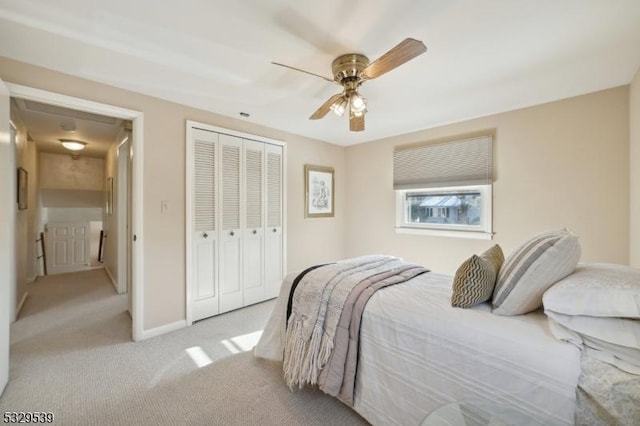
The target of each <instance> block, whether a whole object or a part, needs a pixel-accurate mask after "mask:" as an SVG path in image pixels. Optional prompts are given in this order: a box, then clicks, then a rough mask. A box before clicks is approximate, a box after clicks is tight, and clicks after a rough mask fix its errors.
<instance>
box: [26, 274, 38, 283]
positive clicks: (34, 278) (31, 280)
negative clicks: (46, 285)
mask: <svg viewBox="0 0 640 426" xmlns="http://www.w3.org/2000/svg"><path fill="white" fill-rule="evenodd" d="M37 279H38V274H35V275H33V276H32V277H28V278H27V284H31V283H32V282H34V281H35V280H37Z"/></svg>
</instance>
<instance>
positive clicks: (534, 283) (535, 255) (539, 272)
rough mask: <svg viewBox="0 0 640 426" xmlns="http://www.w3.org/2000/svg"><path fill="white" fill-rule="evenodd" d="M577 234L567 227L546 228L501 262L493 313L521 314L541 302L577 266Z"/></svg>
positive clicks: (533, 308) (578, 255)
mask: <svg viewBox="0 0 640 426" xmlns="http://www.w3.org/2000/svg"><path fill="white" fill-rule="evenodd" d="M579 259H580V243H579V242H578V237H576V236H575V235H572V234H571V233H569V232H568V231H566V230H557V231H549V232H544V233H542V234H539V235H536V236H535V237H533V238H531V239H530V240H528V241H526V242H525V243H523V244H522V245H521V246H520V247H518V248H517V249H516V250H515V251H514V252H513V253H511V254H510V255H509V256H508V257H507V258H506V259H505V261H504V263H503V264H502V267H501V268H500V272H499V273H498V280H497V282H496V287H495V290H494V291H493V313H495V314H499V315H522V314H526V313H528V312H531V311H534V310H536V309H538V308H539V307H541V306H542V294H543V293H544V292H545V290H547V289H548V288H549V287H551V286H552V285H553V284H554V283H555V282H556V281H558V280H560V279H562V278H564V277H566V276H567V275H569V274H570V273H571V272H573V270H574V269H575V267H576V265H577V263H578V260H579Z"/></svg>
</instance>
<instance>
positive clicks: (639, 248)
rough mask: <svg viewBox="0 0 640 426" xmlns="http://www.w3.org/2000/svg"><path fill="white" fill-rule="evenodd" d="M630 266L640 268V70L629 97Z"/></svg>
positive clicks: (632, 84) (632, 83)
mask: <svg viewBox="0 0 640 426" xmlns="http://www.w3.org/2000/svg"><path fill="white" fill-rule="evenodd" d="M629 143H630V146H629V167H630V168H629V175H630V180H629V185H630V187H629V195H630V197H629V203H630V219H631V220H630V230H629V242H630V244H629V264H630V265H631V266H633V267H636V268H640V69H639V70H638V72H637V73H636V76H635V78H634V79H633V81H632V82H631V88H630V95H629Z"/></svg>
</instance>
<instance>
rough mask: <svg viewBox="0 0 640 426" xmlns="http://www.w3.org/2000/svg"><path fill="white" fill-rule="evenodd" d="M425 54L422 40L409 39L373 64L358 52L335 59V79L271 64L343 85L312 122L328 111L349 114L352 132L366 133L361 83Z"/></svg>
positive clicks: (314, 116)
mask: <svg viewBox="0 0 640 426" xmlns="http://www.w3.org/2000/svg"><path fill="white" fill-rule="evenodd" d="M426 51H427V48H426V46H425V45H424V43H422V42H421V41H419V40H415V39H413V38H406V39H404V40H403V41H402V42H400V43H399V44H398V45H397V46H395V47H394V48H392V49H391V50H389V51H388V52H387V53H385V54H384V55H382V56H380V57H379V58H378V59H376V60H375V61H373V62H369V58H367V57H366V56H364V55H361V54H359V53H348V54H346V55H341V56H338V57H337V58H336V59H334V60H333V62H332V64H331V70H332V71H333V78H329V77H325V76H322V75H318V74H315V73H312V72H309V71H305V70H301V69H299V68H295V67H292V66H289V65H284V64H280V63H277V62H272V64H274V65H279V66H281V67H285V68H289V69H292V70H295V71H300V72H304V73H306V74H310V75H314V76H316V77H320V78H322V79H324V80H327V81H330V82H332V83H333V82H335V83H337V84H339V85H341V86H342V88H343V89H342V93H338V94H335V95H333V96H331V97H330V98H329V99H328V100H327V101H326V102H325V103H323V104H322V105H320V108H318V109H317V110H316V111H315V112H314V113H313V114H312V115H311V117H309V119H310V120H318V119H320V118H323V117H324V116H325V115H327V113H328V112H329V111H333V112H335V113H336V114H337V115H338V116H340V117H342V116H343V115H344V113H345V112H348V113H349V130H351V131H352V132H361V131H363V130H364V115H365V114H366V112H367V100H366V99H365V98H364V97H363V96H362V95H360V93H358V88H359V87H360V86H361V85H362V83H364V82H365V81H367V80H372V79H374V78H377V77H380V76H381V75H383V74H386V73H387V72H389V71H391V70H392V69H394V68H397V67H399V66H400V65H402V64H404V63H405V62H408V61H410V60H411V59H413V58H415V57H416V56H419V55H421V54H423V53H424V52H426Z"/></svg>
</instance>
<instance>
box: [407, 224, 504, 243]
mask: <svg viewBox="0 0 640 426" xmlns="http://www.w3.org/2000/svg"><path fill="white" fill-rule="evenodd" d="M396 234H411V235H430V236H433V237H451V238H468V239H473V240H492V239H493V233H491V232H480V231H452V230H450V229H422V228H404V227H396Z"/></svg>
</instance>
